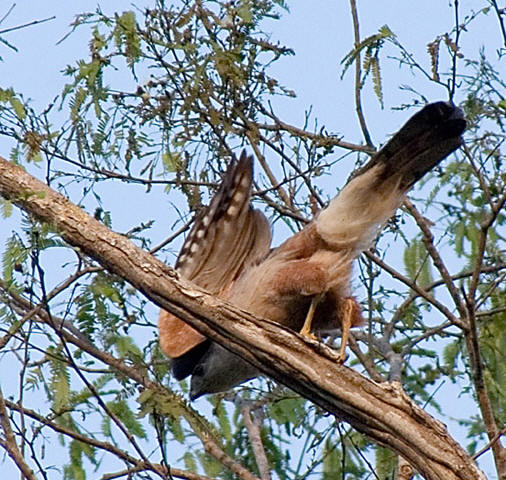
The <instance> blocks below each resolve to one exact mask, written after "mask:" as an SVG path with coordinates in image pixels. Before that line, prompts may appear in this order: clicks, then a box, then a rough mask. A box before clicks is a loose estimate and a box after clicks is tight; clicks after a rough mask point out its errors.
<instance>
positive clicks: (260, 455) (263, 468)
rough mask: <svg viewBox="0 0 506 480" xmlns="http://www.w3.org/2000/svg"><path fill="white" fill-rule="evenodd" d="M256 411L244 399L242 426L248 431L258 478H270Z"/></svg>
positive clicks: (260, 423) (266, 479)
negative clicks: (258, 474)
mask: <svg viewBox="0 0 506 480" xmlns="http://www.w3.org/2000/svg"><path fill="white" fill-rule="evenodd" d="M256 411H258V410H254V409H253V408H251V405H250V404H249V403H248V402H247V401H245V402H244V403H243V405H242V407H241V413H242V418H243V422H244V426H245V427H246V431H247V432H248V437H249V440H250V443H251V448H252V449H253V454H254V455H255V460H256V464H257V467H258V471H259V472H260V478H261V479H262V480H270V479H271V471H270V467H269V460H268V459H267V455H266V453H265V448H264V444H263V442H262V435H261V430H260V427H261V425H262V422H261V421H260V419H259V417H258V415H256V414H255V412H256Z"/></svg>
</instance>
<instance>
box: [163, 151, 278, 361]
mask: <svg viewBox="0 0 506 480" xmlns="http://www.w3.org/2000/svg"><path fill="white" fill-rule="evenodd" d="M252 176H253V159H252V157H251V156H247V155H246V154H245V153H244V152H243V153H242V154H241V157H240V159H239V161H237V162H236V163H234V164H233V165H231V166H230V168H229V169H228V170H227V172H226V174H225V176H224V178H223V181H222V183H221V185H220V188H219V189H218V191H217V192H216V194H215V195H214V197H213V198H212V200H211V203H210V204H209V206H208V207H207V208H206V209H205V210H204V211H202V212H201V214H200V215H199V216H198V217H197V219H196V220H195V223H194V224H193V227H192V229H191V230H190V233H189V234H188V236H187V237H186V240H185V242H184V244H183V247H182V249H181V252H180V254H179V257H178V259H177V262H176V265H175V268H176V269H177V270H178V271H179V273H180V274H181V276H183V277H184V278H186V279H187V280H190V281H192V282H193V283H195V284H196V285H198V286H200V287H202V288H204V289H206V290H207V291H208V292H210V293H212V294H214V295H218V296H223V295H224V294H225V293H226V291H227V289H229V288H230V286H231V285H232V283H233V282H234V280H235V279H236V278H237V277H238V275H239V274H240V273H241V272H242V271H243V270H244V269H246V268H248V266H250V265H251V264H253V263H255V262H257V261H259V260H261V259H263V258H264V257H265V256H266V255H267V253H268V252H269V248H270V242H271V231H270V226H269V223H268V221H267V219H266V218H265V216H264V215H263V214H262V213H261V212H260V211H258V210H255V209H253V208H252V207H251V206H250V199H251V189H252ZM158 327H159V330H160V345H161V348H162V350H163V351H164V352H165V353H166V354H167V355H168V356H169V357H172V358H177V357H180V356H181V355H183V354H185V353H186V352H188V351H189V350H191V349H192V348H194V347H195V346H197V345H199V344H200V343H202V342H203V341H204V340H205V337H204V336H203V335H201V334H200V333H199V332H197V331H196V330H194V329H193V328H191V327H190V326H188V325H187V324H186V323H184V322H182V321H181V320H179V319H178V318H177V317H175V316H174V315H172V314H170V313H168V312H165V311H164V310H162V311H160V317H159V320H158Z"/></svg>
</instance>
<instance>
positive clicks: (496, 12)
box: [491, 0, 506, 48]
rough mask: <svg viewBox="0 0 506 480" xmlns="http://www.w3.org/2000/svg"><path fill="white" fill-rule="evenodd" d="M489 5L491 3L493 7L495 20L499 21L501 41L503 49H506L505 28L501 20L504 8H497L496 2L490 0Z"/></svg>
mask: <svg viewBox="0 0 506 480" xmlns="http://www.w3.org/2000/svg"><path fill="white" fill-rule="evenodd" d="M491 3H492V6H493V7H494V10H495V14H496V15H497V19H498V20H499V26H500V28H501V33H502V40H503V44H504V47H505V48H506V28H505V26H504V20H503V17H504V13H505V12H504V8H499V6H498V5H497V1H496V0H491Z"/></svg>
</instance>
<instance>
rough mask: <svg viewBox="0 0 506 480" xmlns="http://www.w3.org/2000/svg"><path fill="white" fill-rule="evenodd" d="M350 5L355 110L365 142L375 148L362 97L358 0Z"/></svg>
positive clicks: (351, 0) (354, 0)
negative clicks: (353, 51) (353, 41)
mask: <svg viewBox="0 0 506 480" xmlns="http://www.w3.org/2000/svg"><path fill="white" fill-rule="evenodd" d="M350 6H351V16H352V18H353V33H354V35H355V48H356V49H357V52H356V56H355V110H356V112H357V115H358V121H359V122H360V128H361V129H362V134H363V135H364V139H365V143H366V144H367V145H368V146H369V147H370V148H374V144H373V143H372V140H371V136H370V134H369V130H368V129H367V124H366V123H365V117H364V112H363V111H362V98H361V88H362V66H361V61H362V60H361V58H360V52H359V51H358V48H359V46H360V31H359V21H358V10H357V2H356V0H350Z"/></svg>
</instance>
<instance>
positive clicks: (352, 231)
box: [316, 102, 466, 251]
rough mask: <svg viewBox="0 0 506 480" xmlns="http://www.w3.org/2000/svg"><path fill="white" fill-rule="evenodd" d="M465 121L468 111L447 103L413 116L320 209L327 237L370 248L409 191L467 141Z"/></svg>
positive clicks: (341, 244) (336, 242)
mask: <svg viewBox="0 0 506 480" xmlns="http://www.w3.org/2000/svg"><path fill="white" fill-rule="evenodd" d="M465 125H466V122H465V120H464V116H463V114H462V111H461V110H460V109H459V108H457V107H455V106H454V105H453V104H450V103H446V102H437V103H432V104H429V105H427V106H426V107H425V108H423V109H422V110H420V111H419V112H418V113H416V114H415V115H413V117H411V118H410V119H409V120H408V121H407V122H406V124H405V125H404V126H403V127H402V128H401V129H400V130H399V131H398V132H397V133H396V134H395V135H394V136H393V137H392V138H391V139H390V141H389V142H388V143H387V144H386V145H385V146H384V147H383V148H382V149H381V150H380V151H379V152H378V153H376V154H375V155H374V156H373V157H372V158H371V160H370V161H369V162H368V163H367V164H366V165H365V166H364V167H363V168H362V169H361V170H359V171H358V172H357V174H356V175H355V176H354V177H353V178H352V180H351V181H350V182H349V183H348V184H347V185H346V186H345V187H344V188H343V189H342V190H341V192H340V193H339V195H338V196H337V197H336V198H334V199H333V200H332V201H331V202H330V204H329V206H328V207H327V208H326V209H325V210H323V211H322V212H321V213H320V215H319V216H318V218H317V220H316V222H317V229H318V232H319V234H320V235H321V236H322V238H324V240H325V241H327V242H329V243H330V244H332V245H334V246H336V247H343V248H352V249H354V250H357V251H361V250H365V249H366V248H368V247H369V246H370V244H371V242H372V241H373V240H374V238H375V237H376V235H377V234H378V232H379V230H380V229H381V228H382V226H383V225H384V223H385V222H386V221H387V220H388V219H389V218H390V217H391V216H392V215H393V213H394V211H395V209H396V208H397V207H398V206H399V205H400V204H401V203H402V201H403V199H404V194H405V192H406V191H407V190H408V189H409V188H410V187H411V186H412V185H413V184H414V183H415V182H416V181H417V180H419V179H420V178H421V177H422V176H423V175H424V174H425V173H427V172H428V171H429V170H431V169H432V168H433V167H434V166H436V165H437V164H438V163H439V162H440V161H441V160H442V159H443V158H445V157H446V156H447V155H449V154H450V153H451V152H453V151H454V150H456V149H457V148H458V147H459V146H460V145H461V144H462V137H461V134H462V132H463V131H464V129H465Z"/></svg>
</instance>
